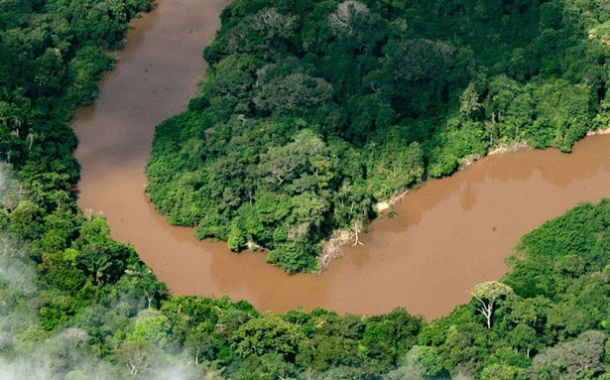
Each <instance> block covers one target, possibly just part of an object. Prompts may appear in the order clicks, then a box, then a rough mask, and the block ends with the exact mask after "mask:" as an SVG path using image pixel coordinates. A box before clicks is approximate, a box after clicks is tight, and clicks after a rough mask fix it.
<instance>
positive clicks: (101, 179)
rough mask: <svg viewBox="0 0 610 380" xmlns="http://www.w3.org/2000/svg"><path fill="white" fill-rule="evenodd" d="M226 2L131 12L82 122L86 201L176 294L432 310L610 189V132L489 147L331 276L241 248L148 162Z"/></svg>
mask: <svg viewBox="0 0 610 380" xmlns="http://www.w3.org/2000/svg"><path fill="white" fill-rule="evenodd" d="M228 3H230V1H229V0H161V1H160V2H159V3H158V4H157V8H156V9H155V10H154V11H153V12H151V13H149V14H145V15H143V17H142V18H140V19H137V20H135V21H134V22H133V24H134V27H135V28H134V29H132V30H131V31H130V32H129V34H128V35H127V39H126V49H125V50H123V51H120V52H118V55H119V56H120V60H119V62H118V65H117V66H116V67H115V68H114V70H113V71H112V72H110V73H108V74H107V75H106V76H105V77H104V79H103V80H102V81H101V82H100V83H99V86H100V90H101V93H100V97H99V99H98V100H97V101H96V102H95V104H94V105H92V106H89V107H83V108H80V109H79V110H78V112H77V117H76V120H75V122H74V124H73V128H74V129H75V131H76V133H77V135H78V137H79V140H80V145H79V148H78V150H77V151H76V153H75V155H76V158H77V159H78V160H79V162H80V164H81V166H82V172H81V182H80V183H79V190H80V198H79V205H80V207H81V208H82V209H83V210H85V212H88V211H87V210H90V211H91V212H93V213H103V214H104V215H105V216H106V217H107V218H108V222H109V224H110V226H111V227H112V235H113V237H114V238H115V239H117V240H120V241H124V242H128V243H131V244H133V245H134V246H135V247H136V249H137V250H138V252H139V254H140V256H141V258H142V259H143V260H144V261H145V262H146V263H147V264H148V265H150V266H151V267H152V268H153V269H154V270H155V273H156V274H157V276H158V277H159V279H161V280H162V281H165V282H166V283H167V285H168V286H169V288H170V290H171V291H172V292H173V293H174V294H197V295H204V296H215V297H220V296H222V295H224V294H228V295H229V296H230V297H231V298H232V299H233V300H239V299H246V300H248V301H249V302H251V303H252V304H253V305H254V306H255V307H256V308H258V309H259V310H272V311H274V312H283V311H286V310H288V309H292V308H296V307H299V306H303V307H304V308H305V309H307V310H311V309H313V308H315V307H318V306H320V307H324V308H328V309H334V310H337V311H339V312H342V313H343V312H348V313H360V314H378V313H383V312H387V311H389V310H391V309H393V308H395V307H399V306H401V307H405V308H406V309H407V310H408V311H409V312H411V313H412V314H422V315H424V316H425V317H426V318H427V319H433V318H437V317H440V316H442V315H444V314H446V313H448V312H449V311H451V310H452V309H453V308H454V307H455V306H456V305H458V304H460V303H463V302H466V301H467V300H468V299H469V297H470V296H469V295H468V290H469V289H472V288H473V286H474V285H475V284H477V283H480V282H483V281H489V280H494V279H498V278H499V277H500V276H501V275H502V274H503V273H504V272H505V271H506V270H507V267H506V266H505V264H504V258H505V257H506V256H507V255H508V254H509V253H510V252H511V249H512V247H513V246H514V245H515V244H516V243H517V241H518V240H519V238H520V237H521V236H522V235H523V234H524V233H526V232H528V231H530V230H531V229H533V228H535V227H537V226H538V225H540V224H541V223H542V222H544V221H545V220H547V219H549V218H552V217H554V216H557V215H560V214H561V213H563V212H565V211H566V210H568V209H569V208H571V207H573V206H574V205H576V204H577V203H578V202H582V201H597V200H599V199H600V198H602V197H605V196H610V149H609V147H610V135H605V136H593V137H588V138H586V139H585V140H583V141H581V142H579V143H578V144H577V145H576V146H575V148H574V153H572V154H569V155H567V154H562V153H560V152H558V151H556V150H546V151H529V150H525V151H520V152H517V153H512V154H507V155H503V156H493V157H487V158H485V159H483V160H481V161H479V162H477V163H476V164H475V165H473V166H472V167H470V168H469V169H467V170H463V171H460V172H458V173H456V174H455V175H453V176H452V177H449V178H445V179H442V180H432V181H429V182H428V183H426V184H425V185H424V186H422V187H421V188H420V189H418V190H416V191H412V192H410V193H409V194H407V195H406V196H405V197H404V199H403V201H402V202H401V203H400V204H398V205H397V206H396V207H395V209H396V213H397V216H396V217H394V218H391V219H379V220H376V221H375V222H373V224H372V226H371V233H369V234H367V235H365V236H364V238H363V242H364V246H363V247H353V248H351V247H350V248H347V249H345V256H344V258H342V259H340V260H337V261H335V262H334V263H333V264H332V265H331V268H330V269H329V270H327V271H326V272H325V273H324V274H323V275H321V276H314V275H306V274H300V275H296V276H287V275H285V274H284V273H283V272H282V271H280V270H278V269H275V268H273V267H271V266H269V265H268V264H266V263H265V261H264V256H263V255H262V254H258V253H242V254H239V255H237V254H234V253H231V252H230V251H229V250H228V249H227V248H226V244H225V243H210V242H200V241H197V240H196V239H195V238H194V237H193V231H192V229H189V228H180V227H171V226H169V225H168V224H167V222H165V220H164V218H163V216H161V215H159V214H158V213H157V212H156V211H155V210H154V209H153V208H152V207H151V206H150V204H149V203H148V201H147V198H146V196H145V195H144V192H143V188H144V185H145V183H146V178H145V176H144V167H145V165H146V161H147V159H148V156H149V154H150V150H151V143H152V139H153V134H154V128H155V126H156V125H157V124H159V123H160V122H161V121H162V120H164V119H166V118H168V117H170V116H172V115H174V114H176V113H179V112H180V111H182V110H184V109H185V108H186V105H187V100H188V98H189V97H190V96H193V95H194V94H195V93H196V91H197V82H198V81H200V80H201V79H203V74H204V72H205V67H206V66H205V62H204V61H203V60H202V58H201V52H202V50H203V47H204V46H205V45H206V44H209V43H210V42H211V41H212V39H213V37H214V33H215V30H216V29H217V28H218V27H219V20H218V15H219V14H220V11H221V9H222V8H223V7H224V6H225V5H226V4H228Z"/></svg>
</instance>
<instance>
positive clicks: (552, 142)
mask: <svg viewBox="0 0 610 380" xmlns="http://www.w3.org/2000/svg"><path fill="white" fill-rule="evenodd" d="M605 12H607V11H606V10H605V8H604V7H603V6H602V5H599V4H598V3H596V2H594V3H591V4H589V5H587V6H583V5H574V4H572V3H569V2H567V1H553V2H548V3H544V4H538V3H535V2H532V3H530V2H525V3H523V4H521V3H520V5H516V4H513V2H491V3H489V4H487V3H486V4H479V3H477V2H475V1H470V0H460V1H457V2H454V3H451V4H447V3H446V2H444V1H433V2H429V3H425V4H424V3H423V2H419V1H411V2H407V3H405V4H402V5H400V6H399V5H397V4H393V3H392V4H390V3H389V2H381V3H380V2H376V1H360V2H358V1H344V2H341V1H329V2H323V3H320V2H315V1H310V2H307V1H306V2H298V1H289V0H285V1H279V2H272V1H267V0H256V1H241V0H238V1H235V2H234V3H232V4H231V5H229V6H228V7H227V8H225V10H224V11H223V12H222V15H221V20H222V27H221V29H220V31H219V32H218V34H217V36H216V38H215V40H214V42H213V43H212V44H211V45H210V46H209V47H207V48H206V49H205V52H204V58H205V59H206V60H207V61H208V63H209V64H210V67H209V69H208V76H207V79H205V80H204V82H202V83H201V90H200V93H199V95H197V96H196V97H195V98H193V99H191V101H190V103H189V108H188V110H187V111H185V112H183V113H181V114H179V115H176V116H174V117H172V118H170V119H168V120H166V121H164V122H163V123H162V124H160V125H159V126H157V129H156V132H155V140H154V143H153V152H152V155H151V158H150V161H149V163H148V165H147V169H146V174H147V177H148V179H149V184H148V185H147V187H146V192H147V194H148V196H149V199H150V201H151V203H152V204H153V205H154V207H155V208H156V209H157V210H158V211H159V212H160V213H162V214H164V215H165V216H166V219H167V220H168V222H169V223H170V224H172V225H183V226H191V227H195V228H196V230H195V236H196V237H197V238H198V239H205V238H212V239H218V240H223V241H226V242H227V244H228V246H229V248H230V249H231V250H232V251H235V252H239V251H241V250H243V249H247V247H249V246H258V247H264V249H263V250H264V251H265V252H266V258H267V261H268V262H269V263H270V264H272V265H275V266H278V267H281V268H282V269H283V270H285V271H286V272H288V273H296V272H302V271H305V272H318V273H319V272H321V271H322V270H324V269H325V268H326V267H327V266H328V265H329V263H330V262H331V261H332V259H333V258H335V257H337V256H339V255H340V248H339V247H340V246H341V245H345V244H350V242H351V244H356V245H357V244H360V242H359V236H360V234H361V233H362V231H363V229H366V226H367V224H368V223H369V222H370V221H371V220H372V219H374V218H375V217H377V216H378V215H379V212H380V211H384V210H387V209H388V208H389V207H390V206H391V205H390V202H388V201H387V200H388V199H390V200H391V199H394V201H395V200H396V199H397V198H396V195H399V194H401V193H403V192H404V191H405V190H408V189H410V188H413V187H416V186H419V185H420V184H421V183H423V182H424V181H425V180H426V179H429V178H439V177H443V176H446V175H450V174H451V173H454V172H455V171H456V170H459V169H460V168H462V167H466V166H468V165H470V164H471V163H472V162H474V161H476V160H477V159H478V158H480V157H483V156H485V155H489V154H499V153H501V152H504V151H510V150H513V149H519V148H522V147H524V146H529V147H531V148H533V149H542V148H546V147H556V148H558V149H560V150H561V151H563V152H569V151H571V147H572V145H573V144H574V142H576V141H578V140H579V139H581V138H583V137H585V136H586V135H587V133H589V132H590V131H592V130H597V129H600V128H605V127H607V126H608V124H609V114H608V110H610V103H609V101H608V100H607V99H606V93H607V86H606V83H607V80H608V77H607V70H606V69H605V68H606V66H607V63H606V62H607V60H608V56H609V54H610V51H609V49H608V46H607V45H606V44H605V43H604V41H605V40H606V34H607V30H606V27H605V25H606V24H605V23H606V21H607V20H606V19H605V17H606V16H605V14H606V13H605ZM549 46H552V48H549ZM398 198H399V197H398Z"/></svg>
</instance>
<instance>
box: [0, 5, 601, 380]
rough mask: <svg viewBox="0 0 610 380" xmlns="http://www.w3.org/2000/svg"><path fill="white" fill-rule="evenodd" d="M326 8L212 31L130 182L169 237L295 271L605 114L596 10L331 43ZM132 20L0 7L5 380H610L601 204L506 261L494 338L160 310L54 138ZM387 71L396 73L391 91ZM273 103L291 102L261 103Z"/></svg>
mask: <svg viewBox="0 0 610 380" xmlns="http://www.w3.org/2000/svg"><path fill="white" fill-rule="evenodd" d="M337 4H338V3H337V2H335V1H320V2H313V3H311V2H308V1H300V0H299V1H292V0H286V1H273V2H272V1H270V0H254V1H237V2H235V3H234V5H232V6H231V7H229V8H227V9H226V10H225V11H224V12H223V19H224V24H225V26H224V28H223V30H222V31H221V32H220V34H219V37H218V39H217V41H216V42H215V44H214V45H213V46H212V47H211V48H210V49H208V50H207V51H206V56H208V58H209V59H210V61H211V62H212V63H213V64H214V65H213V69H212V70H215V73H216V74H215V75H216V77H214V76H213V75H212V79H210V80H209V81H208V82H206V83H205V84H204V85H203V86H204V87H205V88H208V90H209V92H208V90H204V91H203V93H202V95H201V96H200V97H198V98H197V99H195V100H193V101H192V102H191V104H190V111H189V112H187V113H184V114H182V115H179V116H176V117H175V118H172V119H170V120H169V121H167V122H166V123H164V124H163V125H162V126H160V127H159V131H160V132H158V133H157V140H156V142H155V144H156V145H155V153H154V154H155V155H156V156H155V157H156V158H155V159H154V160H153V161H151V164H150V165H149V172H153V173H154V175H151V178H152V179H153V180H154V181H158V183H156V184H155V186H152V187H151V188H150V189H149V192H150V195H151V199H153V198H155V197H156V198H155V199H156V200H155V202H156V203H157V204H158V205H160V206H159V207H163V208H164V210H165V212H168V213H169V214H170V218H172V219H171V220H172V222H173V223H179V224H189V223H190V224H198V226H199V227H198V234H199V235H200V236H201V237H209V236H211V237H228V238H229V242H230V244H231V246H232V248H233V249H235V250H239V249H243V248H244V246H245V245H246V244H247V242H248V241H254V242H258V243H261V244H264V245H265V246H266V247H270V248H272V249H273V250H272V251H271V252H270V253H269V256H268V259H269V260H270V261H273V262H274V263H276V264H278V265H282V266H283V267H284V268H286V269H287V270H289V271H297V270H301V269H303V268H307V269H313V267H314V266H315V254H316V251H315V244H312V242H316V241H319V240H320V239H322V238H324V237H325V236H326V235H327V232H328V231H329V230H330V229H332V228H336V227H341V226H343V225H347V224H350V223H352V222H353V221H357V220H364V219H366V218H368V217H369V216H371V215H370V211H371V208H372V204H373V202H374V201H376V200H378V199H382V198H383V197H387V196H388V195H390V194H391V193H392V192H393V191H395V190H397V189H399V188H402V187H404V186H409V185H411V184H413V183H416V182H418V181H420V180H421V179H423V178H425V176H426V175H427V176H430V175H436V174H435V173H437V174H442V173H445V172H447V171H450V170H453V169H454V168H455V167H456V166H457V165H459V164H460V159H461V158H462V157H464V156H466V155H468V154H471V153H484V152H485V150H486V149H487V148H488V147H489V146H491V145H493V144H495V143H496V142H498V141H504V142H511V141H518V140H520V139H523V138H525V139H526V140H527V141H529V142H530V144H532V145H534V144H538V145H539V146H546V145H548V144H553V145H556V146H558V147H560V148H562V149H563V150H568V149H569V147H570V146H571V143H572V142H573V141H574V139H576V138H578V137H580V136H582V134H583V133H584V132H585V131H586V129H588V128H589V127H592V126H596V125H605V124H606V123H607V120H608V116H607V115H606V114H605V112H606V110H608V109H610V107H609V106H608V104H607V101H606V100H602V101H601V103H600V104H599V107H598V109H599V111H600V113H599V114H598V115H596V116H595V117H594V118H589V116H592V114H593V113H594V112H596V111H597V109H596V106H597V102H598V101H599V100H600V99H601V98H603V96H604V95H605V93H604V91H605V75H606V74H605V72H606V71H605V70H603V69H602V68H603V66H604V60H605V56H606V54H607V52H606V48H605V45H604V44H603V43H600V41H598V40H596V38H597V39H599V40H601V42H604V41H606V42H607V40H608V35H609V34H608V25H607V23H608V22H609V20H610V6H608V4H606V3H605V2H603V1H593V2H590V3H588V2H587V3H581V2H578V3H575V2H563V1H549V2H544V3H542V4H539V3H538V2H526V1H521V2H506V1H505V2H499V1H490V2H477V3H476V4H475V3H470V2H458V3H455V4H448V3H447V2H427V3H423V2H422V3H419V2H412V1H410V2H399V1H389V0H387V1H377V2H372V1H371V2H368V10H369V11H368V12H364V11H363V9H365V8H362V7H360V6H358V5H355V4H353V3H351V4H352V5H350V6H348V8H347V9H348V10H349V11H350V12H352V11H357V10H358V9H360V11H359V12H360V13H358V14H356V15H354V17H353V18H350V19H349V20H350V22H351V23H349V24H347V26H341V24H340V23H339V24H335V25H333V26H332V27H330V26H329V25H328V24H327V21H328V17H329V15H330V14H332V13H333V12H336V10H337ZM85 5H87V6H85ZM269 6H274V7H275V8H276V11H275V12H277V13H273V12H271V11H268V8H269ZM148 7H149V3H148V1H138V0H135V1H108V2H104V3H103V4H102V3H99V4H98V3H97V2H95V1H93V2H83V1H79V0H75V1H72V2H62V1H51V0H49V1H38V0H37V1H17V0H5V1H3V2H0V73H2V74H3V75H2V76H0V84H1V87H0V88H1V90H0V155H1V156H2V158H3V159H6V160H7V161H8V162H9V164H8V165H6V164H0V371H5V372H2V373H7V372H6V371H9V372H8V373H9V374H12V372H10V371H11V370H12V368H13V367H11V365H12V364H13V363H15V362H17V363H19V365H20V371H21V372H20V375H22V376H24V377H23V378H34V379H35V378H40V377H41V373H44V374H45V378H53V379H55V378H57V379H71V380H74V379H86V378H98V377H100V378H110V379H125V378H131V377H134V378H138V377H140V378H142V376H146V378H150V379H157V378H158V379H166V378H167V377H168V376H169V375H168V374H167V370H168V368H170V366H172V365H176V364H177V363H179V364H182V366H181V367H180V370H179V374H180V376H182V378H185V379H193V380H194V379H202V378H207V379H219V380H220V379H257V380H258V379H320V380H322V379H324V380H327V379H328V380H331V379H332V380H335V379H363V380H382V379H426V380H432V379H437V380H438V379H450V378H453V379H471V378H474V379H482V380H488V379H489V380H491V379H494V380H495V379H500V380H504V379H510V380H525V379H600V380H606V379H608V378H610V377H609V374H608V372H607V365H608V362H609V359H610V356H609V353H610V343H608V340H607V335H606V332H607V329H608V324H609V323H610V306H609V305H610V201H609V200H604V201H602V202H600V203H599V204H597V205H591V204H582V205H579V206H577V207H576V208H574V209H573V210H571V211H569V212H568V213H566V214H565V215H563V216H561V217H559V218H556V219H553V220H551V221H549V222H547V223H545V224H544V225H542V226H541V227H540V228H538V229H536V230H534V231H532V232H531V233H529V234H527V235H526V236H524V237H523V239H522V241H521V243H520V244H519V245H518V246H517V248H516V250H515V253H514V254H513V255H512V256H511V258H510V259H509V263H510V265H511V270H510V272H509V273H508V274H507V275H506V276H505V277H504V278H502V279H501V280H500V282H501V283H504V284H506V285H509V286H510V287H511V288H512V289H513V290H514V292H508V293H507V294H503V295H502V296H501V297H498V298H497V299H496V303H495V305H494V310H493V313H492V314H491V319H492V320H493V323H491V324H490V325H489V326H490V328H487V327H486V326H487V323H486V322H487V321H486V319H485V317H484V316H483V315H481V313H480V312H479V307H480V302H479V301H478V300H476V299H473V300H471V302H470V303H468V304H466V305H462V306H460V307H458V308H456V309H455V310H454V311H453V312H452V313H451V314H449V315H448V316H446V317H443V318H441V319H439V320H437V321H434V322H433V323H431V324H427V323H425V322H424V321H423V320H422V319H421V318H419V317H413V316H410V315H409V314H408V313H407V312H406V311H404V310H402V309H397V310H394V311H392V312H390V313H387V314H385V315H379V316H357V315H349V314H348V315H342V316H341V315H338V314H337V313H334V312H332V311H326V310H323V309H316V310H313V311H311V312H305V311H303V310H292V311H289V312H287V313H285V314H276V315H274V314H270V313H266V314H262V315H261V314H259V313H258V312H257V311H256V310H254V309H253V307H252V306H251V305H250V304H248V303H247V302H246V301H240V302H237V303H232V302H231V301H230V300H229V299H228V298H226V297H223V298H220V299H209V298H202V297H195V296H192V297H172V296H169V295H168V294H167V289H166V288H165V285H164V284H162V283H160V282H158V281H157V280H156V278H155V276H154V274H153V273H152V271H151V270H150V268H148V267H147V266H146V265H144V264H143V263H142V262H140V261H139V259H138V256H137V254H136V252H135V251H134V250H133V248H132V247H130V246H126V245H124V244H122V243H119V242H115V241H113V240H112V239H111V238H110V229H109V227H108V225H107V224H106V222H105V220H104V218H102V217H87V218H85V217H84V216H83V215H82V214H81V213H80V211H79V210H78V207H77V206H76V203H75V199H74V196H73V194H72V192H71V185H72V184H74V183H75V181H76V179H77V178H78V165H77V164H76V162H75V161H74V159H73V158H72V156H71V152H72V150H73V149H74V148H75V146H76V138H75V136H74V134H73V133H72V132H71V131H70V130H69V128H67V126H66V124H65V122H66V121H67V118H69V117H70V115H71V114H72V111H73V107H74V105H75V104H76V103H78V102H87V101H90V100H91V96H92V95H93V92H94V89H95V87H94V84H93V83H94V80H95V79H96V78H98V77H99V75H101V73H102V72H103V70H105V69H107V68H108V67H109V64H110V62H111V60H110V59H109V58H108V56H107V55H106V54H104V53H102V50H100V48H102V49H106V48H112V47H114V46H116V45H117V44H118V43H120V39H121V37H122V35H123V32H124V31H125V28H126V21H127V20H128V19H129V18H130V17H132V16H133V15H134V13H135V12H136V11H137V10H140V9H146V8H148ZM338 16H339V15H337V17H338ZM265 20H275V21H276V23H275V24H266V22H267V21H265ZM431 20H432V21H431ZM240 25H241V26H240ZM430 25H434V26H435V27H434V28H431V27H430ZM491 25H493V26H494V28H495V29H491V28H490V26H491ZM534 25H536V26H537V28H534V27H533V26H534ZM526 26H527V27H526ZM233 28H237V29H236V30H234V31H233V32H231V30H232V29H233ZM583 28H584V29H583ZM583 30H586V31H590V33H591V34H592V36H593V37H592V38H591V39H590V40H589V39H586V40H585V39H584V37H583V35H582V33H583ZM586 38H589V37H588V36H586ZM604 39H605V40H604ZM451 47H453V49H455V50H453V49H452V48H451ZM231 49H233V50H235V51H232V50H231ZM411 50H413V51H417V52H418V55H410V54H411V52H410V51H411ZM474 52H477V53H476V54H475V53H474ZM386 55H387V57H386ZM419 55H421V56H422V57H426V60H429V62H431V64H433V66H434V67H433V68H434V70H436V74H435V73H434V72H433V71H430V68H428V67H426V66H425V65H424V63H425V62H424V60H422V59H421V57H420V56H419ZM391 57H400V59H401V60H403V61H406V62H409V63H410V65H411V66H412V67H411V69H410V70H394V69H390V68H389V67H390V66H386V65H390V62H389V61H390V60H391V59H390V58H391ZM386 59H387V61H388V62H386ZM393 59H397V58H393ZM223 62H224V63H223ZM394 64H395V62H394ZM236 68H237V69H236ZM346 68H349V69H350V70H347V69H346ZM353 69H357V70H358V71H357V72H358V74H359V75H353V73H354V72H356V71H351V70H353ZM403 69H404V68H403ZM393 70H394V71H396V72H397V76H396V77H394V74H392V73H393ZM481 72H485V73H486V74H485V75H482V74H480V73H481ZM390 74H391V75H390ZM265 75H267V77H264V76H265ZM263 77H264V78H263ZM362 78H366V80H364V81H362ZM280 84H281V86H284V85H286V86H293V87H291V88H292V91H290V92H289V93H287V94H286V96H282V97H281V99H274V98H273V96H274V95H277V94H276V93H274V91H275V92H280V91H281V89H280ZM214 86H217V87H214ZM265 86H269V87H268V88H266V89H264V87H265ZM274 86H275V87H274ZM329 86H330V87H329ZM368 88H370V90H368ZM600 89H601V90H604V91H600ZM272 90H274V91H272ZM328 90H330V91H331V92H332V95H331V96H328V95H325V94H326V93H327V91H328ZM206 94H208V95H206ZM209 94H213V95H209ZM311 94H315V96H313V97H312V96H311ZM413 94H418V97H415V98H413V96H414V95H413ZM255 96H259V105H257V104H256V103H255V102H254V100H253V99H254V97H255ZM403 96H404V97H407V98H409V97H411V98H410V99H407V98H402V97H403ZM318 97H320V98H321V99H326V100H325V101H324V102H320V103H317V102H318ZM403 100H410V101H408V102H406V101H405V102H403ZM284 102H292V103H293V104H295V106H294V107H293V108H292V107H287V106H286V104H287V103H284ZM322 103H325V104H322ZM426 105H429V106H430V108H427V107H426ZM557 105H559V106H557ZM257 107H261V109H260V110H259V109H258V108H257ZM592 107H593V108H592ZM309 108H315V109H309ZM592 110H593V111H592ZM259 112H260V113H259ZM588 123H591V124H588ZM595 123H598V124H595ZM513 136H514V137H513ZM187 140H188V144H186V145H184V141H187ZM161 158H165V159H167V161H166V163H167V165H164V164H163V162H164V161H162V160H161ZM201 162H205V165H201ZM177 169H179V170H177ZM278 178H279V179H278ZM280 179H281V180H280ZM19 180H21V182H20V181H19ZM174 180H176V181H179V183H180V184H181V186H178V187H172V188H171V191H172V195H171V197H166V196H165V195H166V194H164V191H165V190H167V189H166V188H164V187H163V186H165V185H168V184H170V183H171V181H174ZM210 184H211V185H210ZM158 189H162V190H163V191H162V190H158ZM168 189H169V188H168ZM175 199H181V200H184V201H185V202H184V203H180V202H178V203H177V202H174V200H175ZM206 202H207V203H206ZM183 204H190V205H195V206H196V207H189V208H185V207H182V205H183ZM201 204H204V205H206V206H205V207H201ZM208 211H211V212H208ZM388 291H391V289H389V290H388ZM485 299H486V300H488V297H486V298H485ZM41 371H42V372H41ZM176 373H178V372H172V376H174V375H175V374H176ZM9 376H10V375H9Z"/></svg>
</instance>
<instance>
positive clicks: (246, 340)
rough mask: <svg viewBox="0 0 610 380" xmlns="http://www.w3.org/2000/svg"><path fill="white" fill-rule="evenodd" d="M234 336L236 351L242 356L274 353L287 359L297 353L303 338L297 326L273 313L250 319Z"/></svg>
mask: <svg viewBox="0 0 610 380" xmlns="http://www.w3.org/2000/svg"><path fill="white" fill-rule="evenodd" d="M232 338H233V341H234V345H235V352H236V353H237V354H238V355H240V356H242V357H249V356H263V355H264V354H267V353H273V354H279V355H282V356H283V358H284V359H285V360H286V359H289V358H291V357H294V356H295V355H296V353H297V348H298V343H299V340H300V339H302V337H301V334H300V332H299V331H298V329H297V327H296V326H294V325H292V324H290V323H288V322H285V321H283V320H281V319H279V318H277V317H276V316H274V315H272V314H265V315H263V316H262V317H261V318H257V319H252V320H250V321H248V322H247V323H245V324H244V325H243V326H241V327H240V328H239V330H237V331H236V332H235V333H234V334H233V336H232Z"/></svg>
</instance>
